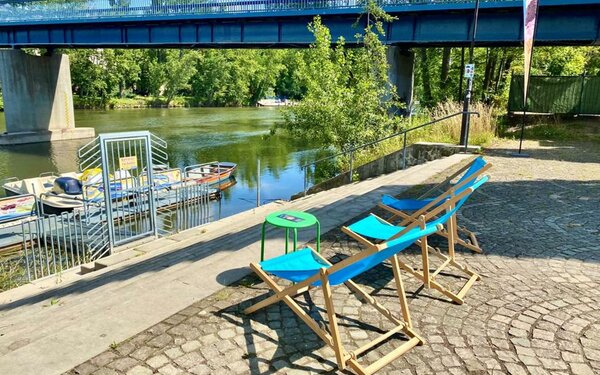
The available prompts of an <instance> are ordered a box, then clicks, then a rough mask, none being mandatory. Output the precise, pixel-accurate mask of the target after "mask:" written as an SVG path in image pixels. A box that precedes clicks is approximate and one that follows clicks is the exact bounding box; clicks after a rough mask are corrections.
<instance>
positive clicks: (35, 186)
mask: <svg viewBox="0 0 600 375" xmlns="http://www.w3.org/2000/svg"><path fill="white" fill-rule="evenodd" d="M118 172H119V179H118V180H115V181H111V184H110V186H111V189H110V190H111V197H113V198H122V195H123V194H122V193H121V191H122V190H125V189H124V187H126V186H127V185H130V186H133V182H132V178H131V175H130V174H129V172H127V171H118ZM2 187H3V188H4V190H5V191H6V195H7V196H17V195H23V194H32V195H34V196H36V197H37V198H38V199H39V201H40V203H41V204H42V213H44V214H60V213H61V212H65V211H73V210H76V209H79V208H82V207H83V203H84V200H85V201H87V202H101V201H102V200H103V199H104V184H103V183H102V177H101V171H100V170H92V171H84V172H83V173H75V172H69V173H63V174H60V175H57V174H54V173H43V174H41V175H40V176H39V177H33V178H25V179H23V180H19V179H16V178H10V179H8V180H5V182H4V183H3V185H2Z"/></svg>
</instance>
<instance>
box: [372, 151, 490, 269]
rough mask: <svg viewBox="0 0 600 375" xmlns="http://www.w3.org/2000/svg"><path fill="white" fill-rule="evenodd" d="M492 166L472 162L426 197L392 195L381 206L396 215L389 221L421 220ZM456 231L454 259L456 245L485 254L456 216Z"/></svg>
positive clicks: (444, 233) (479, 160) (451, 253)
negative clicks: (418, 218)
mask: <svg viewBox="0 0 600 375" xmlns="http://www.w3.org/2000/svg"><path fill="white" fill-rule="evenodd" d="M491 167H492V164H491V163H488V162H486V161H485V159H483V157H481V156H479V157H477V158H475V159H473V161H471V162H470V163H468V164H467V165H466V166H465V167H463V168H461V169H460V170H459V171H458V172H457V173H455V174H453V175H451V176H450V177H448V178H447V179H446V180H445V181H444V182H442V183H441V184H439V185H437V186H436V187H434V189H431V190H429V192H428V193H425V194H424V195H423V196H421V197H419V198H416V199H398V198H394V197H392V196H389V195H384V196H383V197H382V198H381V203H380V204H379V206H380V207H381V208H383V209H384V210H387V211H389V212H391V213H392V216H391V217H389V218H387V220H388V221H392V222H395V221H396V220H400V222H399V223H398V224H399V225H406V224H407V223H408V222H410V221H411V220H414V218H415V217H419V215H421V214H423V212H427V210H429V209H431V208H432V207H435V206H436V205H437V204H439V203H440V202H443V201H444V200H445V199H448V197H449V196H450V194H451V193H452V192H455V193H456V192H458V191H461V190H462V189H465V188H467V187H469V186H471V185H473V184H474V183H475V182H476V181H477V180H478V179H479V178H480V177H481V176H482V175H483V173H484V172H486V171H487V170H488V169H490V168H491ZM461 174H462V176H461V177H460V178H459V179H458V181H456V182H455V183H452V182H451V181H452V180H454V179H455V178H456V177H458V176H460V175H461ZM442 186H445V187H446V189H445V190H443V191H442V192H441V193H439V194H438V195H437V196H436V197H428V196H429V195H430V194H431V193H430V192H432V191H435V190H436V189H438V190H439V189H440V187H442ZM449 227H450V228H448V229H451V230H452V231H453V233H452V234H453V239H454V241H453V244H452V248H449V252H450V256H452V257H454V246H455V245H460V246H462V247H464V248H466V249H469V250H471V251H473V252H476V253H482V252H483V250H482V249H481V246H479V241H478V240H477V236H476V235H475V233H474V232H472V231H470V230H469V229H467V228H466V227H464V226H462V227H461V226H459V225H458V222H457V220H456V216H454V217H453V218H452V222H451V223H450V225H449ZM459 232H460V233H462V234H464V235H465V236H466V239H463V238H461V237H460V236H459ZM438 234H439V235H441V236H443V237H445V238H448V237H449V236H448V233H447V232H446V231H442V232H440V233H438Z"/></svg>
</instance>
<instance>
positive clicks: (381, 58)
mask: <svg viewBox="0 0 600 375" xmlns="http://www.w3.org/2000/svg"><path fill="white" fill-rule="evenodd" d="M366 16H367V17H368V19H367V22H366V24H367V25H366V27H365V29H364V30H363V33H360V34H357V36H356V37H357V41H358V42H361V43H362V44H363V47H361V48H352V49H350V48H346V41H345V40H344V39H343V38H340V39H338V40H337V42H336V43H335V47H334V48H331V44H332V40H331V33H330V31H329V29H328V28H327V27H326V26H324V25H323V24H322V23H321V19H320V18H319V17H315V19H314V20H313V22H312V23H311V24H310V25H309V30H310V31H311V32H312V33H313V35H314V36H315V42H314V43H313V44H312V45H311V47H310V51H309V53H308V54H307V55H306V58H305V61H304V63H303V64H301V65H300V74H301V75H302V77H304V79H305V82H306V93H305V95H304V98H303V99H302V101H301V102H300V103H299V104H298V105H295V106H292V107H290V108H289V109H287V111H286V112H285V114H284V118H285V124H284V127H285V129H287V130H288V131H289V132H290V133H292V134H293V135H296V136H298V137H304V138H308V139H309V140H310V141H312V142H313V143H314V144H315V145H319V146H322V147H329V146H333V147H335V148H336V149H338V150H341V149H346V148H348V147H352V146H357V145H359V144H361V143H364V142H368V141H372V140H375V139H377V138H379V137H381V136H382V135H385V134H388V133H390V132H392V131H393V130H396V126H397V124H396V123H395V122H394V117H393V116H391V115H390V113H391V112H392V107H393V106H395V105H398V104H399V103H398V102H397V101H396V93H395V90H394V88H393V87H392V85H391V84H390V82H389V79H388V63H387V57H386V48H385V46H384V45H383V44H382V43H381V41H380V36H382V35H383V26H382V21H383V20H384V15H383V14H382V13H381V12H372V11H369V12H367V15H366Z"/></svg>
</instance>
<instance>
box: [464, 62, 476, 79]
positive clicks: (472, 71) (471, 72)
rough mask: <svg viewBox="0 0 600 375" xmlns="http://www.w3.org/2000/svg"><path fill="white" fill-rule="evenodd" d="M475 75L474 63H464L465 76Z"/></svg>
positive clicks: (471, 76)
mask: <svg viewBox="0 0 600 375" xmlns="http://www.w3.org/2000/svg"><path fill="white" fill-rule="evenodd" d="M473 77H475V64H466V65H465V78H473Z"/></svg>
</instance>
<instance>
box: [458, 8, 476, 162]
mask: <svg viewBox="0 0 600 375" xmlns="http://www.w3.org/2000/svg"><path fill="white" fill-rule="evenodd" d="M479 1H480V0H477V1H476V2H475V11H474V13H473V33H472V34H471V45H470V46H469V64H473V60H474V51H473V50H474V48H475V38H476V37H477V23H478V22H479ZM473 79H474V77H470V78H469V79H468V80H467V92H466V93H465V100H464V102H463V114H462V123H461V128H460V144H461V145H463V146H464V147H465V153H466V152H467V150H468V147H469V127H470V125H471V124H470V122H471V116H470V115H469V105H470V104H471V96H472V92H473ZM461 80H462V78H461ZM461 83H462V81H461Z"/></svg>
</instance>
